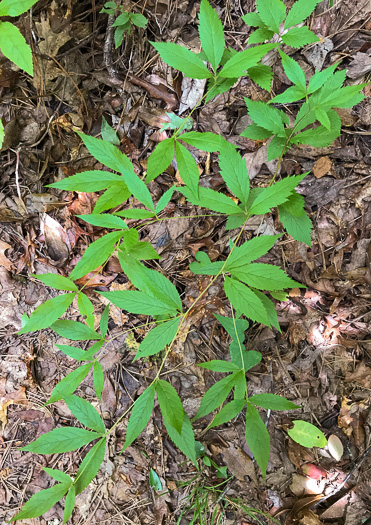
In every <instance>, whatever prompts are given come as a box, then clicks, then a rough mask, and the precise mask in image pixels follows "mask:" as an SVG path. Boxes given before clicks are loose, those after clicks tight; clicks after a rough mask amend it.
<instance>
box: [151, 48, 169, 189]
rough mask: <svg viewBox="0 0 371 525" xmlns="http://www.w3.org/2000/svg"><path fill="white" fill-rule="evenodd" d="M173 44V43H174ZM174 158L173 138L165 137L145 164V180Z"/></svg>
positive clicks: (157, 172) (154, 176) (163, 169)
mask: <svg viewBox="0 0 371 525" xmlns="http://www.w3.org/2000/svg"><path fill="white" fill-rule="evenodd" d="M174 45H175V44H174ZM173 158H174V139H173V138H170V139H166V140H163V141H162V142H160V143H159V144H157V146H156V149H155V150H154V151H153V153H152V154H151V155H150V157H149V159H148V164H147V177H146V182H150V181H151V180H154V179H155V178H156V177H157V176H158V175H161V173H163V172H164V171H165V170H166V168H168V167H169V166H170V164H171V163H172V161H173Z"/></svg>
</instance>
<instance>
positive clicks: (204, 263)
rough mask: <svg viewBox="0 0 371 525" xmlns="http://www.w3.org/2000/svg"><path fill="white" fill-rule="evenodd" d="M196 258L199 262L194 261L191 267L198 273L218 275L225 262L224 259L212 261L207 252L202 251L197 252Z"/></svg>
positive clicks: (192, 270)
mask: <svg viewBox="0 0 371 525" xmlns="http://www.w3.org/2000/svg"><path fill="white" fill-rule="evenodd" d="M195 259H196V261H197V262H192V263H191V264H190V265H189V269H190V270H191V272H193V273H195V274H196V275H218V273H219V272H220V271H221V269H222V268H223V264H224V263H223V261H217V262H211V261H210V258H209V256H208V255H207V253H205V252H201V251H200V252H197V253H196V255H195Z"/></svg>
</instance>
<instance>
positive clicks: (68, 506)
mask: <svg viewBox="0 0 371 525" xmlns="http://www.w3.org/2000/svg"><path fill="white" fill-rule="evenodd" d="M75 499H76V488H75V487H74V486H72V487H71V488H70V490H69V491H68V494H67V496H66V501H65V503H64V514H63V523H62V525H65V523H67V521H68V520H69V519H70V517H71V516H72V512H73V509H74V506H75Z"/></svg>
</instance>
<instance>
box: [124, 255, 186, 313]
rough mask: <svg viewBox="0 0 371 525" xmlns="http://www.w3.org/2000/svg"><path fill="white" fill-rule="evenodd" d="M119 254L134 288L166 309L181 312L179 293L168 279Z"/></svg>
mask: <svg viewBox="0 0 371 525" xmlns="http://www.w3.org/2000/svg"><path fill="white" fill-rule="evenodd" d="M120 254H121V252H119V261H120V264H121V267H122V269H123V271H124V272H125V273H126V275H127V276H128V278H129V279H130V281H131V282H132V283H133V284H134V286H136V287H137V288H139V290H141V291H142V292H145V293H146V294H148V295H150V296H151V297H154V298H155V299H156V298H158V299H160V300H161V301H162V302H163V303H165V304H166V305H167V309H169V308H170V310H171V311H173V310H175V311H179V312H181V311H182V301H181V299H180V297H179V293H178V291H177V289H176V287H175V286H174V285H173V283H172V282H170V281H169V279H167V278H166V277H165V276H164V275H162V273H160V272H156V271H155V270H150V269H149V268H147V267H146V266H144V265H143V264H141V263H139V262H138V261H135V260H134V261H133V260H131V261H130V260H129V259H127V258H124V257H122V256H120Z"/></svg>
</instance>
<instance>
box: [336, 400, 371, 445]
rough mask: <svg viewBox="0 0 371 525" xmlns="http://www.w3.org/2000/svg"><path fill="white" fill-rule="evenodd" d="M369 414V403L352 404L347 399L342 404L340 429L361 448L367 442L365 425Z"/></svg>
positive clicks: (339, 419) (339, 418) (339, 420)
mask: <svg viewBox="0 0 371 525" xmlns="http://www.w3.org/2000/svg"><path fill="white" fill-rule="evenodd" d="M367 412H368V406H367V403H362V402H360V403H351V402H350V400H349V399H347V398H346V397H344V398H343V400H342V403H341V409H340V414H339V417H338V427H339V428H341V429H342V431H343V432H344V434H345V435H346V436H347V437H349V438H351V439H352V440H353V441H354V443H355V445H356V446H357V447H358V448H360V447H361V446H362V445H363V443H364V441H365V430H364V424H365V420H366V416H367Z"/></svg>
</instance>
